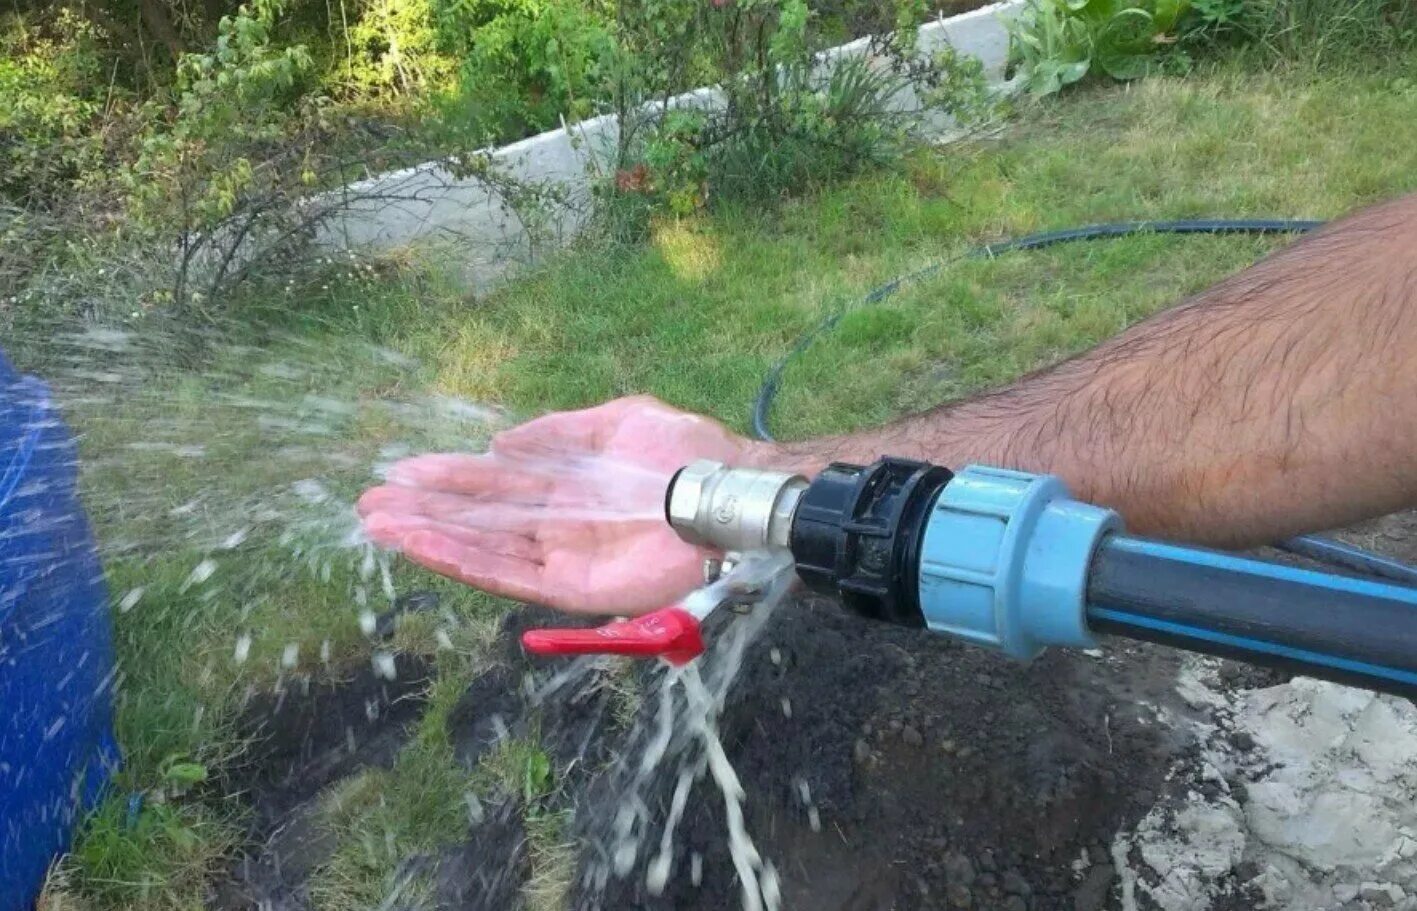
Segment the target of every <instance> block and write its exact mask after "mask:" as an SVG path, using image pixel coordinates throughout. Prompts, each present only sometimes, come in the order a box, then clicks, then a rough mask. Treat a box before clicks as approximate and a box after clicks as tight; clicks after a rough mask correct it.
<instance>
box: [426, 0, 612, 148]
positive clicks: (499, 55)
mask: <svg viewBox="0 0 1417 911" xmlns="http://www.w3.org/2000/svg"><path fill="white" fill-rule="evenodd" d="M436 18H437V23H438V33H439V35H440V36H441V41H442V43H443V46H444V47H445V48H446V49H447V51H448V52H449V53H451V54H452V55H454V56H455V57H457V58H458V59H460V60H462V61H463V62H462V66H461V69H460V71H459V75H458V80H459V81H458V85H457V88H456V95H455V98H454V100H453V103H452V104H451V105H450V106H449V107H448V110H449V111H450V112H452V113H453V114H454V115H455V116H459V117H461V118H463V119H464V120H465V122H466V124H467V125H469V126H471V127H472V128H473V129H474V130H478V131H481V132H482V133H485V134H486V135H488V136H489V137H496V138H520V137H521V136H525V135H527V134H530V133H536V132H540V131H542V130H548V129H551V128H552V127H554V126H555V125H556V124H557V122H558V121H559V119H560V117H561V116H565V117H566V118H568V119H576V118H581V117H585V116H587V115H589V114H591V113H592V112H593V111H594V109H595V107H596V105H597V104H598V103H602V102H604V101H605V100H606V98H607V95H608V92H607V86H608V76H609V66H610V60H611V57H612V56H613V54H614V50H615V49H614V39H613V36H612V34H611V26H610V20H609V19H608V17H607V16H606V15H605V14H604V13H603V12H602V11H601V10H599V9H598V8H596V7H595V6H593V5H590V4H587V3H585V2H584V0H437V10H436Z"/></svg>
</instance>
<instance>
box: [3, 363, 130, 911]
mask: <svg viewBox="0 0 1417 911" xmlns="http://www.w3.org/2000/svg"><path fill="white" fill-rule="evenodd" d="M76 461H77V459H76V452H75V446H74V441H73V439H72V437H70V435H69V433H68V431H67V430H66V429H65V427H64V424H63V423H62V422H61V421H60V420H59V417H58V414H57V411H56V409H55V407H54V405H53V403H52V402H51V401H50V397H49V392H48V390H47V389H46V388H45V387H44V384H42V383H40V382H39V381H38V380H36V379H34V378H32V377H27V376H20V375H18V374H16V373H15V371H14V370H13V369H11V367H10V365H9V363H8V362H7V361H6V360H5V358H4V356H3V355H0V911H23V909H29V908H32V907H33V905H34V901H35V898H36V897H37V896H38V894H39V892H40V889H41V887H42V886H43V884H44V878H45V874H46V872H47V870H48V869H49V867H50V865H51V864H52V863H53V862H54V860H55V858H56V857H57V856H58V855H59V854H60V853H61V852H63V851H64V850H66V849H67V847H68V845H69V840H70V838H71V836H72V834H73V830H74V827H75V825H76V824H77V822H78V820H79V818H80V816H81V815H82V813H83V812H84V811H85V809H86V808H88V807H90V806H92V805H93V803H94V802H95V801H96V800H97V799H98V797H99V794H100V791H101V789H102V787H103V785H104V783H105V781H106V780H107V779H108V777H109V775H110V773H111V772H112V770H113V769H114V767H115V766H116V764H117V761H118V748H117V745H116V743H115V742H114V738H113V725H112V688H113V680H114V665H113V647H112V641H111V631H110V629H109V617H108V594H107V590H106V588H105V586H104V580H103V573H102V569H101V567H100V565H99V560H98V555H97V553H96V551H95V549H94V543H93V538H92V536H91V535H90V532H89V527H88V522H87V520H86V518H85V516H84V512H83V509H82V508H81V507H80V505H79V500H78V496H77V493H76V490H75V464H76Z"/></svg>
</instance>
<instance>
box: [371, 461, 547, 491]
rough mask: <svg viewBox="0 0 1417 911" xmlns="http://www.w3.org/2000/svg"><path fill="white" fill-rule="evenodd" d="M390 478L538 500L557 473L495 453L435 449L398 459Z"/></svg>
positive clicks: (430, 486)
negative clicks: (477, 453)
mask: <svg viewBox="0 0 1417 911" xmlns="http://www.w3.org/2000/svg"><path fill="white" fill-rule="evenodd" d="M389 481H390V482H391V483H393V484H403V485H406V486H411V487H422V488H425V489H428V490H442V491H447V492H449V493H460V494H463V495H464V496H474V497H488V496H495V497H497V498H499V499H513V500H525V501H532V502H535V501H539V500H544V499H545V498H546V497H547V496H549V495H550V492H551V489H552V487H553V485H554V484H555V481H556V476H555V474H554V473H553V472H550V471H547V470H540V471H538V470H535V468H534V467H533V466H526V465H518V464H515V463H512V462H509V461H508V460H506V459H499V458H497V457H496V456H492V455H462V454H459V453H435V454H430V455H423V456H415V457H414V458H411V459H404V460H402V461H400V462H397V463H395V464H394V465H393V467H392V468H390V469H389Z"/></svg>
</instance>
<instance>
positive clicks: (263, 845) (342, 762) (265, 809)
mask: <svg viewBox="0 0 1417 911" xmlns="http://www.w3.org/2000/svg"><path fill="white" fill-rule="evenodd" d="M395 672H396V673H395V677H394V679H393V680H386V679H384V678H383V677H380V676H379V675H377V674H375V673H374V671H373V669H372V668H370V667H365V668H361V669H360V670H358V671H357V672H355V673H352V674H351V675H350V676H349V677H348V678H346V679H344V680H341V681H337V682H336V681H325V682H310V681H305V682H300V683H294V684H291V685H289V686H287V687H286V688H284V689H282V690H280V691H278V692H275V693H260V694H254V695H253V696H252V697H251V698H250V699H249V700H248V702H247V704H246V707H245V709H244V710H243V712H242V714H241V719H240V721H238V723H237V727H238V730H240V731H241V732H242V734H243V735H244V739H247V740H249V741H250V743H251V747H250V750H249V751H248V753H247V755H246V757H245V760H244V761H243V763H242V764H241V766H240V767H238V768H236V769H234V770H233V771H231V772H230V773H228V776H227V780H226V782H225V790H226V791H227V793H228V794H231V795H240V796H244V797H245V798H247V799H248V800H249V802H250V806H251V809H252V816H251V823H250V828H249V830H248V839H249V845H250V847H249V849H248V851H247V852H246V853H245V854H244V855H243V856H242V857H241V858H239V859H238V860H237V862H236V863H235V864H234V865H233V866H232V869H231V870H230V871H229V873H228V875H227V876H226V877H225V878H224V879H223V880H222V881H221V882H219V883H217V884H216V886H215V887H214V894H213V897H212V900H211V902H210V906H211V907H213V908H216V909H221V911H238V909H247V908H260V909H262V911H287V909H288V911H303V909H306V908H308V907H309V902H308V901H307V899H306V897H305V889H304V887H305V883H306V880H307V879H308V878H309V877H310V875H311V874H312V873H313V872H314V871H315V869H316V868H317V867H318V866H319V865H320V864H322V863H324V862H325V861H326V860H328V858H329V856H330V855H331V854H332V853H333V851H334V849H335V843H334V841H333V839H332V838H330V837H329V835H328V834H326V833H325V832H323V831H322V830H321V829H320V827H319V826H318V825H316V810H317V809H318V807H317V804H318V798H319V795H320V794H321V793H322V792H323V790H324V789H325V788H327V787H328V786H330V785H331V784H334V783H336V782H338V781H341V780H344V779H346V778H348V777H350V776H352V775H354V774H356V773H358V772H359V771H361V770H363V769H367V768H388V767H390V766H392V765H393V763H394V760H395V758H396V757H397V756H398V752H399V750H400V749H401V748H402V746H403V745H404V743H406V742H407V740H408V736H409V728H410V727H411V726H412V725H413V724H414V723H416V722H417V720H418V718H419V716H420V715H421V714H422V711H423V703H424V700H423V693H424V691H425V689H426V688H427V684H428V680H429V674H430V672H431V668H430V666H429V665H428V664H427V662H425V661H422V660H420V659H417V658H413V657H409V656H399V657H398V658H396V659H395Z"/></svg>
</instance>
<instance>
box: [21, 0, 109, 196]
mask: <svg viewBox="0 0 1417 911" xmlns="http://www.w3.org/2000/svg"><path fill="white" fill-rule="evenodd" d="M103 76H104V74H103V71H102V60H101V59H100V57H99V54H98V52H97V48H96V35H95V30H94V28H93V27H92V26H91V25H89V24H88V23H86V22H84V21H83V20H81V19H79V18H77V17H76V16H75V15H74V14H72V13H70V12H68V11H67V10H61V11H59V12H58V13H57V14H56V15H55V16H54V17H53V18H52V19H49V20H43V21H39V22H28V21H26V20H24V19H22V18H20V17H17V16H10V17H8V18H6V19H0V198H3V199H7V200H9V201H10V202H11V203H12V204H13V205H18V206H21V207H29V206H30V205H44V204H47V203H49V202H52V201H53V200H54V199H55V198H56V197H57V196H59V195H61V194H62V193H63V192H65V190H66V189H67V188H68V187H70V186H71V185H72V184H73V183H74V182H75V181H77V180H78V179H79V178H80V177H82V176H83V175H84V174H86V173H88V172H90V171H92V170H94V169H96V168H97V167H98V165H99V163H100V161H101V160H102V152H103V144H102V140H101V136H100V135H99V133H98V131H96V130H95V125H96V123H97V122H98V121H99V120H100V119H101V118H102V116H103V110H104V99H103V97H102V95H101V94H100V93H99V92H100V87H101V86H103V85H104V79H103Z"/></svg>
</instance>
